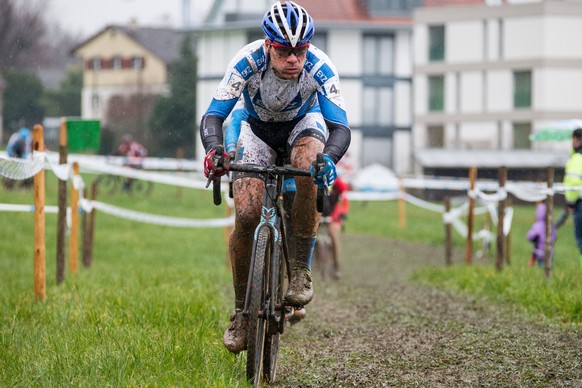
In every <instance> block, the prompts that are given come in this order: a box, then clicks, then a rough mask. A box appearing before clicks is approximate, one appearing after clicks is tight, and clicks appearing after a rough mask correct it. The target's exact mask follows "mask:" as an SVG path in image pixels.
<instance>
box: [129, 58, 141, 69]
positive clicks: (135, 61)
mask: <svg viewBox="0 0 582 388" xmlns="http://www.w3.org/2000/svg"><path fill="white" fill-rule="evenodd" d="M131 67H132V68H133V69H137V70H140V69H143V68H144V65H143V58H142V57H133V58H132V59H131Z"/></svg>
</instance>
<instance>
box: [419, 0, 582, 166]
mask: <svg viewBox="0 0 582 388" xmlns="http://www.w3.org/2000/svg"><path fill="white" fill-rule="evenodd" d="M413 19H414V44H413V47H414V49H413V50H414V81H413V84H414V119H413V120H414V126H413V131H412V132H413V148H414V152H413V161H414V163H413V166H414V168H413V170H414V171H415V172H424V173H444V174H447V175H463V176H466V169H467V168H468V167H471V166H476V167H479V168H480V171H481V170H490V172H491V173H494V172H495V171H496V170H497V169H498V167H500V166H506V167H508V169H509V171H510V174H511V173H514V174H517V175H520V176H523V175H525V176H529V177H536V176H539V175H540V174H541V173H542V172H543V171H545V169H546V168H547V167H550V166H554V167H558V168H561V167H563V164H564V162H565V160H566V158H567V156H568V150H569V147H570V142H568V141H565V142H534V143H532V141H531V140H530V139H531V136H530V135H531V134H532V133H533V132H535V131H536V130H537V129H539V128H543V127H546V126H548V125H551V124H552V123H554V122H556V121H559V120H567V119H576V118H580V117H581V116H582V93H580V90H582V40H580V36H582V3H581V2H578V1H558V0H556V1H544V2H529V3H514V4H511V3H502V2H495V3H494V4H492V3H491V2H490V4H474V5H451V6H441V7H430V6H427V7H422V8H417V9H416V10H415V12H414V17H413Z"/></svg>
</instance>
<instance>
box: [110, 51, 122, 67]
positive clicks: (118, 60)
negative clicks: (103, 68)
mask: <svg viewBox="0 0 582 388" xmlns="http://www.w3.org/2000/svg"><path fill="white" fill-rule="evenodd" d="M121 65H122V61H121V57H120V56H119V55H116V56H114V57H113V59H112V67H113V70H119V69H121Z"/></svg>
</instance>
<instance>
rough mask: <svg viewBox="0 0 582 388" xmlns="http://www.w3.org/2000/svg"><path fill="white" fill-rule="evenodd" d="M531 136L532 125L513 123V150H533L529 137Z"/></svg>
mask: <svg viewBox="0 0 582 388" xmlns="http://www.w3.org/2000/svg"><path fill="white" fill-rule="evenodd" d="M530 134H531V123H513V148H515V149H520V150H524V149H525V150H528V149H530V148H531V141H530V140H529V135H530Z"/></svg>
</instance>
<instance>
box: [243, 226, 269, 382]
mask: <svg viewBox="0 0 582 388" xmlns="http://www.w3.org/2000/svg"><path fill="white" fill-rule="evenodd" d="M271 246H272V240H271V231H270V230H269V228H268V227H262V228H261V229H260V230H259V234H258V237H257V248H256V250H255V260H254V263H255V265H254V267H253V268H251V271H252V283H251V295H250V299H249V310H248V312H249V333H248V340H247V379H248V380H249V381H250V382H252V383H253V386H259V385H260V382H261V378H262V369H263V368H262V367H263V362H262V361H263V352H264V348H265V336H266V334H267V320H266V319H264V317H263V316H259V312H261V311H264V310H265V308H266V303H267V302H266V300H267V291H268V283H269V268H268V263H269V259H270V254H271ZM265 264H267V265H266V266H265Z"/></svg>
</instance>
